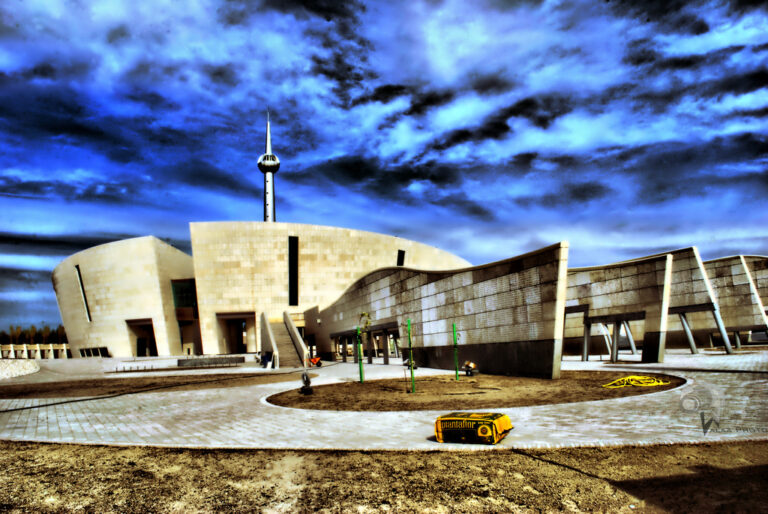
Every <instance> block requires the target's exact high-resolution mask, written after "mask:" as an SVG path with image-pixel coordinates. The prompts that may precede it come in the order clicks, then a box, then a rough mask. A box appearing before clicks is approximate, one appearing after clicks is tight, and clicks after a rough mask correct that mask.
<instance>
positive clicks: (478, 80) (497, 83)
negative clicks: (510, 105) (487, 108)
mask: <svg viewBox="0 0 768 514" xmlns="http://www.w3.org/2000/svg"><path fill="white" fill-rule="evenodd" d="M469 87H470V88H471V89H472V90H473V91H475V92H477V93H480V94H481V95H489V94H491V95H497V94H500V93H506V92H507V91H509V90H511V89H512V88H514V87H515V83H514V82H512V81H510V80H507V79H506V78H505V77H504V76H503V75H502V74H501V73H495V74H488V75H479V76H476V77H474V78H473V79H472V81H471V82H470V85H469Z"/></svg>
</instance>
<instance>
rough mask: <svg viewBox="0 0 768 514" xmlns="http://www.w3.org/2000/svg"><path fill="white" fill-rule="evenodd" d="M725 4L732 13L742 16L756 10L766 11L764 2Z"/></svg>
mask: <svg viewBox="0 0 768 514" xmlns="http://www.w3.org/2000/svg"><path fill="white" fill-rule="evenodd" d="M726 4H727V5H728V7H729V9H730V11H731V12H734V13H740V14H744V13H747V12H750V11H756V10H758V9H762V10H764V11H768V4H766V3H765V1H764V0H727V1H726Z"/></svg>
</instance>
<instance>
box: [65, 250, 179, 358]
mask: <svg viewBox="0 0 768 514" xmlns="http://www.w3.org/2000/svg"><path fill="white" fill-rule="evenodd" d="M192 275H193V267H192V257H190V256H189V255H187V254H185V253H183V252H181V251H180V250H177V249H176V248H174V247H172V246H170V245H168V244H166V243H164V242H162V241H160V240H159V239H157V238H156V237H153V236H147V237H139V238H135V239H126V240H123V241H116V242H114V243H107V244H104V245H100V246H95V247H93V248H89V249H87V250H83V251H82V252H78V253H76V254H74V255H71V256H70V257H67V258H66V259H65V260H63V261H62V262H61V263H59V265H58V266H56V268H55V269H54V270H53V287H54V290H55V291H56V300H57V302H58V304H59V311H60V313H61V319H62V321H63V323H64V328H65V330H66V332H67V339H68V340H69V344H70V348H71V350H72V355H73V357H79V356H80V350H81V349H98V348H107V350H108V352H109V355H110V356H112V357H131V356H135V355H136V354H137V342H138V338H140V337H141V338H144V339H147V338H148V337H149V334H150V332H149V330H150V329H149V327H152V332H153V335H154V340H155V344H156V350H157V352H156V353H157V354H158V355H175V354H180V353H181V347H180V343H179V341H180V338H179V326H178V323H177V322H176V315H175V312H174V304H173V293H172V291H171V280H174V279H182V278H191V277H192ZM81 284H82V287H81ZM86 305H87V308H86ZM140 346H141V344H140Z"/></svg>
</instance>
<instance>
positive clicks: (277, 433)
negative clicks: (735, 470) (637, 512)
mask: <svg viewBox="0 0 768 514" xmlns="http://www.w3.org/2000/svg"><path fill="white" fill-rule="evenodd" d="M620 357H621V361H620V362H618V363H616V364H611V363H609V362H607V361H600V360H596V359H594V358H593V359H592V360H590V361H588V362H581V361H580V360H578V359H577V358H570V357H567V358H566V359H565V360H564V361H563V364H562V368H563V369H565V370H568V369H573V370H577V369H585V370H622V371H627V373H628V374H643V373H648V372H665V373H671V374H675V375H679V376H682V377H684V378H686V379H687V380H688V382H687V383H686V384H685V385H684V386H682V387H680V388H677V389H673V390H669V391H662V392H659V393H652V394H646V395H642V396H635V397H627V398H621V399H616V400H603V401H593V402H579V403H570V404H559V405H545V406H537V407H517V408H502V409H484V410H490V411H496V412H504V413H506V414H508V415H509V416H510V418H511V419H512V422H513V424H514V425H515V429H514V430H513V431H512V432H511V433H510V434H509V436H507V438H506V439H504V441H502V443H500V444H499V445H497V446H492V447H489V446H482V445H459V444H439V443H436V442H435V441H434V440H432V439H431V437H432V436H433V430H434V420H435V418H436V417H437V416H439V415H440V414H443V413H444V411H416V412H408V413H403V412H350V411H312V410H303V409H293V408H286V407H279V406H276V405H272V404H269V403H268V402H267V401H266V398H267V397H268V396H270V395H272V394H275V393H277V392H280V391H285V390H289V389H293V388H298V386H299V380H298V378H297V380H296V381H295V382H294V381H290V382H281V383H276V384H263V385H254V386H240V387H232V388H222V389H209V390H200V391H180V392H164V391H158V392H150V393H140V394H128V395H122V396H117V397H110V398H96V399H88V400H85V401H71V400H72V399H61V400H56V399H46V400H27V401H19V400H0V438H2V439H11V440H28V441H51V442H57V441H58V442H77V443H86V444H93V443H96V444H114V445H151V446H170V447H195V448H295V449H432V450H434V449H438V450H458V449H477V450H492V449H494V448H505V447H507V448H508V447H516V448H558V447H576V446H618V445H629V444H632V445H638V444H639V445H644V444H658V443H679V442H700V441H729V440H733V441H735V440H751V439H760V440H766V439H768V352H757V351H756V352H743V353H737V354H734V355H724V354H717V353H716V354H713V353H710V352H702V353H701V354H699V355H690V354H686V353H684V352H680V351H668V352H667V355H666V356H665V362H664V363H660V364H643V363H641V362H640V359H639V356H637V355H636V356H632V355H629V354H626V355H624V354H623V353H622V354H621V356H620ZM313 372H316V373H318V374H319V376H318V377H317V378H315V379H313V384H315V385H321V384H326V383H334V382H341V381H349V380H356V379H357V373H358V368H357V366H356V365H355V364H353V363H346V364H337V365H326V366H324V367H323V368H320V369H316V370H313ZM265 373H270V372H265ZM445 373H449V372H446V371H445V370H430V369H424V368H420V369H419V370H418V374H419V376H425V375H430V374H445ZM400 377H402V367H401V366H397V365H391V366H383V365H373V366H371V365H367V366H366V379H369V380H373V379H376V378H400ZM78 378H83V377H82V376H78ZM26 380H27V381H29V380H30V379H29V376H28V377H26ZM22 407H23V410H16V411H12V409H18V408H22Z"/></svg>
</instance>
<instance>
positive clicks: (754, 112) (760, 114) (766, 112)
mask: <svg viewBox="0 0 768 514" xmlns="http://www.w3.org/2000/svg"><path fill="white" fill-rule="evenodd" d="M726 117H727V118H735V117H749V118H768V107H762V108H760V109H736V110H734V111H731V112H730V113H728V114H727V115H726Z"/></svg>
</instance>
